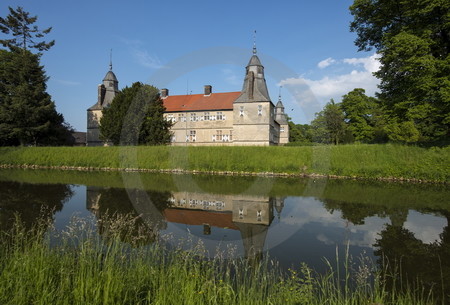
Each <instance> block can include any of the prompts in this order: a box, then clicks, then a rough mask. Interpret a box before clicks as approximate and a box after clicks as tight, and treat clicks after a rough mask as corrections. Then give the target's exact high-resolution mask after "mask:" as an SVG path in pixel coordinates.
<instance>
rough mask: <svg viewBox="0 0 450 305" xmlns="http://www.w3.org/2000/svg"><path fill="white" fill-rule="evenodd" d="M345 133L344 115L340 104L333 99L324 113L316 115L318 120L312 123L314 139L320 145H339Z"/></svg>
mask: <svg viewBox="0 0 450 305" xmlns="http://www.w3.org/2000/svg"><path fill="white" fill-rule="evenodd" d="M345 132H346V125H345V122H344V113H343V111H342V109H341V107H340V104H336V103H335V102H334V100H333V99H332V100H331V101H330V102H329V103H328V104H326V105H325V107H324V109H323V110H322V111H320V112H318V113H316V118H315V119H314V120H313V121H312V122H311V135H312V139H313V140H314V141H316V142H320V143H333V144H339V143H340V142H342V141H343V139H344V137H345Z"/></svg>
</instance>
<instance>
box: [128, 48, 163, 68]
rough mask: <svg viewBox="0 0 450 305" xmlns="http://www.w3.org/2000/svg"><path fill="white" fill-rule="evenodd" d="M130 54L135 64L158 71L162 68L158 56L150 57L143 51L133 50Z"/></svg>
mask: <svg viewBox="0 0 450 305" xmlns="http://www.w3.org/2000/svg"><path fill="white" fill-rule="evenodd" d="M132 54H133V56H134V57H135V59H136V60H137V62H138V63H139V64H140V65H142V66H144V67H146V68H152V69H160V68H163V67H164V65H163V64H162V63H161V61H160V60H159V58H158V56H156V55H151V54H149V53H148V52H147V51H145V50H140V49H133V50H132Z"/></svg>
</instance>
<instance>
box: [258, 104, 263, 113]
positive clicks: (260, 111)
mask: <svg viewBox="0 0 450 305" xmlns="http://www.w3.org/2000/svg"><path fill="white" fill-rule="evenodd" d="M258 115H262V105H258Z"/></svg>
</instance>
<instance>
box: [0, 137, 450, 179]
mask: <svg viewBox="0 0 450 305" xmlns="http://www.w3.org/2000/svg"><path fill="white" fill-rule="evenodd" d="M0 164H10V165H17V166H20V165H38V166H49V167H65V166H66V167H83V168H114V169H125V168H134V169H136V168H139V169H154V170H169V169H183V170H191V171H193V170H195V171H202V172H209V171H232V172H253V173H255V172H273V173H288V174H307V175H311V174H320V175H331V176H333V175H334V176H346V177H361V178H399V179H418V180H427V181H440V182H448V181H449V180H450V147H444V148H435V147H433V148H421V147H414V146H402V145H392V144H380V145H341V146H303V147H171V146H157V147H149V146H138V147H19V148H0Z"/></svg>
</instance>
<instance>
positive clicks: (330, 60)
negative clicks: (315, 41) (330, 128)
mask: <svg viewBox="0 0 450 305" xmlns="http://www.w3.org/2000/svg"><path fill="white" fill-rule="evenodd" d="M334 63H336V60H334V59H333V58H331V57H328V58H327V59H324V60H322V61H321V62H319V63H318V64H317V67H319V68H320V69H324V68H326V67H328V66H330V65H332V64H334Z"/></svg>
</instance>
